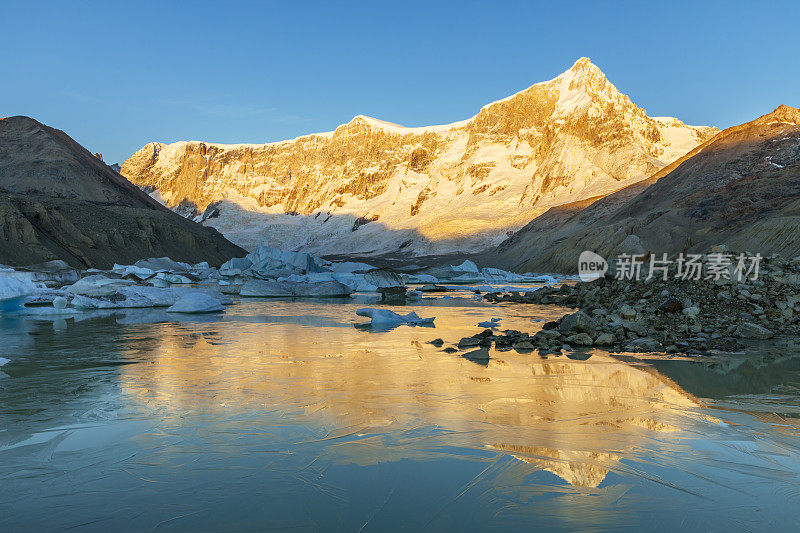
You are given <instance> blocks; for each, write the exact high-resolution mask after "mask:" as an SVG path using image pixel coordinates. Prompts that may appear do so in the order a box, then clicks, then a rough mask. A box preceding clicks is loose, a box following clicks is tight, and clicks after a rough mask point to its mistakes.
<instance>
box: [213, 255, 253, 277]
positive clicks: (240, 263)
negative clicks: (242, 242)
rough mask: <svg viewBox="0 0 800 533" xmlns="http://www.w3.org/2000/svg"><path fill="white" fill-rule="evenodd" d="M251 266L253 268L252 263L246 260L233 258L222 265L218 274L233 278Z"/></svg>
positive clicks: (244, 258)
mask: <svg viewBox="0 0 800 533" xmlns="http://www.w3.org/2000/svg"><path fill="white" fill-rule="evenodd" d="M251 266H253V262H252V261H250V260H249V259H248V258H246V257H234V258H233V259H231V260H229V261H226V262H225V263H223V264H222V266H220V267H219V272H220V274H222V275H224V276H233V275H236V274H241V273H242V272H244V271H245V270H247V269H248V268H250V267H251Z"/></svg>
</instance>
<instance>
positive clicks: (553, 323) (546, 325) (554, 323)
mask: <svg viewBox="0 0 800 533" xmlns="http://www.w3.org/2000/svg"><path fill="white" fill-rule="evenodd" d="M557 328H558V322H557V321H555V320H550V321H549V322H545V323H544V324H543V325H542V329H543V330H548V329H557Z"/></svg>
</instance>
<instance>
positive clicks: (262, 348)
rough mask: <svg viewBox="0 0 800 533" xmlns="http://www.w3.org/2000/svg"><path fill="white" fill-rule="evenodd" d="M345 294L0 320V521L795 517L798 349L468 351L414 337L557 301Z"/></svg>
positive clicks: (560, 521) (438, 522)
mask: <svg viewBox="0 0 800 533" xmlns="http://www.w3.org/2000/svg"><path fill="white" fill-rule="evenodd" d="M363 306H364V302H351V301H350V300H345V301H341V300H330V301H282V300H275V301H264V300H242V301H239V302H237V303H236V304H235V305H234V306H231V307H230V308H228V310H227V311H226V312H225V313H224V314H222V315H209V316H201V317H192V318H189V319H187V318H186V317H183V318H180V319H176V317H174V316H169V315H167V314H166V313H164V312H163V311H149V310H148V311H141V310H139V311H131V312H126V313H119V312H117V313H106V314H99V315H94V316H86V317H84V319H83V320H72V319H69V320H66V321H65V320H58V321H44V320H38V321H32V320H13V319H2V320H0V332H1V333H0V342H2V345H3V347H4V354H3V356H4V357H7V358H9V359H11V360H12V363H10V364H9V365H7V366H6V367H4V368H3V370H4V371H5V375H6V377H4V378H3V379H0V483H1V485H0V487H2V488H0V529H3V530H8V529H11V528H14V529H19V528H20V527H22V526H28V527H30V528H36V529H64V528H68V527H75V526H78V527H80V528H83V529H89V530H107V529H108V528H111V527H113V528H115V529H152V528H157V529H159V530H161V529H164V530H169V529H176V530H193V531H197V530H212V529H225V530H249V529H254V528H259V529H261V528H295V529H320V528H322V529H350V530H358V529H360V528H364V529H365V530H369V529H375V530H382V529H383V530H385V529H397V528H399V527H405V528H407V529H413V530H419V529H430V530H438V529H451V528H462V529H467V530H475V529H487V528H489V529H491V528H498V529H500V528H504V529H505V528H511V527H514V528H521V527H525V528H531V527H541V528H547V529H567V530H575V529H581V530H608V529H640V528H642V527H649V528H654V529H674V528H676V527H682V528H685V529H690V530H692V529H697V530H708V529H766V528H771V529H779V530H780V529H782V530H786V529H793V528H796V527H797V526H800V523H798V519H797V513H796V508H797V507H796V506H797V503H798V499H799V498H800V460H799V459H800V439H798V433H799V432H800V421H799V420H798V412H800V354H798V353H793V352H791V351H788V350H784V351H780V350H779V349H778V348H774V349H770V350H765V351H764V353H762V354H756V355H753V356H747V357H744V356H729V357H728V358H724V359H719V358H713V359H711V358H710V359H707V360H687V359H678V358H673V359H667V358H659V357H653V358H652V359H640V358H632V357H612V356H610V355H608V354H606V353H604V352H591V353H590V354H586V355H584V356H582V357H580V356H574V357H572V358H570V357H567V356H563V355H562V356H550V357H547V358H543V357H540V356H539V355H538V354H537V353H529V354H520V353H517V352H515V351H508V352H497V351H494V350H492V351H491V352H490V354H491V357H492V358H491V359H490V361H489V363H488V365H486V366H482V365H478V364H475V363H473V362H471V361H469V360H467V359H464V358H462V357H459V356H458V355H457V354H447V353H444V352H442V351H440V350H439V349H437V348H435V347H433V346H432V345H430V344H427V341H429V340H431V339H433V338H436V337H441V338H443V339H445V340H446V341H453V342H454V341H457V340H458V339H459V338H461V337H462V336H464V335H468V334H472V333H475V332H476V331H478V330H479V328H477V326H476V324H477V323H478V322H479V321H483V320H487V319H488V318H490V317H499V318H502V321H501V328H503V329H506V328H511V329H520V330H525V331H531V330H533V329H536V328H538V327H539V323H537V322H533V321H532V319H534V318H537V319H543V320H547V319H552V318H554V317H556V316H559V315H560V310H559V309H548V308H543V307H534V306H514V305H510V306H502V307H490V306H487V305H485V304H483V303H480V302H473V301H470V300H467V299H444V298H437V299H426V300H425V301H424V302H423V303H421V304H420V305H416V306H413V310H415V311H416V312H417V313H418V314H419V315H420V316H436V317H437V318H436V323H435V324H436V327H435V328H413V327H408V326H401V327H399V328H396V329H394V330H391V331H380V330H374V329H371V328H369V327H354V324H357V323H360V322H361V319H358V318H357V317H356V316H355V310H356V309H357V308H358V307H363ZM393 309H394V310H396V311H398V312H400V311H402V312H407V311H408V310H409V307H408V306H406V307H405V308H399V307H398V308H393Z"/></svg>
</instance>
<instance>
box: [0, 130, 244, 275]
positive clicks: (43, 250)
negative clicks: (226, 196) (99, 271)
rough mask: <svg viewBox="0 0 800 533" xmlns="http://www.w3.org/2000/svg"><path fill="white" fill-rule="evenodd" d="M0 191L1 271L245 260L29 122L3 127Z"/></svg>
mask: <svg viewBox="0 0 800 533" xmlns="http://www.w3.org/2000/svg"><path fill="white" fill-rule="evenodd" d="M0 191H2V196H0V263H4V264H8V265H13V266H20V265H29V264H33V263H42V262H45V261H50V260H54V259H62V260H64V261H66V262H67V263H69V264H70V265H72V266H75V267H99V268H108V267H111V266H113V264H114V263H115V262H116V263H123V264H130V263H133V262H135V261H136V260H138V259H143V258H146V257H154V256H158V257H160V256H169V257H172V258H173V259H175V260H179V261H188V262H193V263H196V262H200V261H208V262H209V263H215V264H220V263H222V262H224V261H226V260H227V259H229V258H230V257H232V256H238V255H241V254H243V253H244V252H243V250H241V249H240V248H238V247H237V246H234V245H233V244H231V243H230V242H228V241H227V240H225V239H224V238H223V237H222V236H221V235H220V234H219V233H218V232H217V231H216V230H213V229H210V228H204V227H202V226H199V225H197V224H194V223H193V222H190V221H188V220H185V219H183V218H182V217H180V216H178V215H176V214H175V213H173V212H171V211H169V210H168V209H165V208H164V207H163V206H161V205H160V204H159V203H158V202H156V201H155V200H153V199H152V198H150V197H149V196H148V195H147V194H145V193H143V192H142V191H141V190H139V188H138V187H136V186H134V185H132V184H131V183H130V182H128V181H127V180H126V179H125V178H123V177H122V176H121V175H120V174H118V173H117V172H115V171H114V170H113V169H111V167H109V166H108V165H106V164H104V163H103V162H102V160H101V159H99V158H98V157H96V156H94V155H93V154H91V153H90V152H88V151H87V150H86V149H84V148H83V147H82V146H80V145H79V144H78V143H76V142H75V141H74V140H73V139H71V138H70V137H69V136H68V135H67V134H65V133H64V132H62V131H60V130H56V129H53V128H50V127H48V126H45V125H43V124H41V123H39V122H37V121H36V120H33V119H31V118H28V117H10V118H6V119H2V120H0Z"/></svg>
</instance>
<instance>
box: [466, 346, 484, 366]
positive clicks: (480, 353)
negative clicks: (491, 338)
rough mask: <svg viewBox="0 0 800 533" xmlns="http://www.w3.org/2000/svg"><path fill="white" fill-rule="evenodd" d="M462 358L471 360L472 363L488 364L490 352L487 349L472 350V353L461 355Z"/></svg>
mask: <svg viewBox="0 0 800 533" xmlns="http://www.w3.org/2000/svg"><path fill="white" fill-rule="evenodd" d="M461 357H463V358H464V359H469V360H470V361H475V362H479V363H488V362H489V350H488V349H487V348H478V349H477V350H472V351H471V352H466V353H463V354H461Z"/></svg>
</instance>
